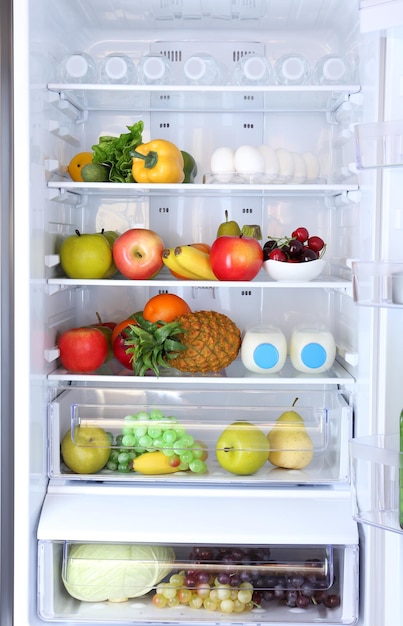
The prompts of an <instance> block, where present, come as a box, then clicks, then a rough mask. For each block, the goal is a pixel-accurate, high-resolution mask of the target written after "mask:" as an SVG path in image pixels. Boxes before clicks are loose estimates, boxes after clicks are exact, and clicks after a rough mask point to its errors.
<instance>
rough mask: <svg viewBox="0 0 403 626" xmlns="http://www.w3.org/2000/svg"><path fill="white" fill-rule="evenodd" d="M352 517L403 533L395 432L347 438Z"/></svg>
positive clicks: (401, 467) (400, 458)
mask: <svg viewBox="0 0 403 626" xmlns="http://www.w3.org/2000/svg"><path fill="white" fill-rule="evenodd" d="M350 447H351V480H352V486H353V493H354V507H355V510H354V518H355V519H356V520H357V521H359V522H362V523H364V524H370V525H372V526H377V527H379V528H384V529H387V530H392V531H395V532H399V533H403V530H402V527H401V524H402V525H403V454H401V453H400V452H399V435H374V436H372V437H361V438H358V439H353V440H352V441H351V442H350Z"/></svg>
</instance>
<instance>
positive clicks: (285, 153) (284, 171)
mask: <svg viewBox="0 0 403 626" xmlns="http://www.w3.org/2000/svg"><path fill="white" fill-rule="evenodd" d="M276 154H277V158H278V166H279V167H278V174H279V178H280V180H282V181H283V182H287V181H289V180H290V179H291V178H292V177H293V174H294V159H293V157H292V154H291V152H290V151H289V150H287V149H286V148H277V150H276Z"/></svg>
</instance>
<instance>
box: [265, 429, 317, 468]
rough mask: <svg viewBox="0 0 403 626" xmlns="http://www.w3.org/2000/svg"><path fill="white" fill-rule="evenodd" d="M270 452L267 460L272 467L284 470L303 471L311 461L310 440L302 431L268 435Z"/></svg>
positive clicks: (311, 449)
mask: <svg viewBox="0 0 403 626" xmlns="http://www.w3.org/2000/svg"><path fill="white" fill-rule="evenodd" d="M267 438H268V440H269V443H270V452H269V457H268V460H269V461H270V463H271V464H272V465H276V466H277V467H284V468H285V469H303V468H304V467H306V466H307V465H309V463H310V462H311V461H312V458H313V443H312V439H311V438H310V436H309V435H308V433H307V432H306V429H305V427H304V430H301V429H299V430H281V429H280V430H276V427H274V428H273V430H271V431H270V433H269V435H268V437H267Z"/></svg>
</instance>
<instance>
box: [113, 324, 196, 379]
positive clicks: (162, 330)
mask: <svg viewBox="0 0 403 626" xmlns="http://www.w3.org/2000/svg"><path fill="white" fill-rule="evenodd" d="M134 319H135V322H136V324H130V326H128V328H127V330H126V335H127V337H126V340H125V344H126V345H127V349H126V353H127V354H131V355H132V365H133V371H134V373H135V374H136V375H137V376H144V375H145V374H146V372H147V370H149V369H151V370H153V372H154V373H155V374H156V376H158V375H159V369H160V367H169V361H170V359H172V358H174V357H175V356H176V354H177V353H178V352H179V351H180V350H186V346H185V345H183V344H182V343H180V341H177V340H176V339H175V337H176V336H177V335H179V334H182V333H183V328H182V326H181V324H179V323H178V322H175V321H173V322H169V323H167V322H149V321H148V320H145V319H144V317H143V315H142V314H141V313H136V315H135V316H134Z"/></svg>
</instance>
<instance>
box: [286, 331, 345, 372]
mask: <svg viewBox="0 0 403 626" xmlns="http://www.w3.org/2000/svg"><path fill="white" fill-rule="evenodd" d="M289 352H290V360H291V364H292V365H293V367H295V369H296V370H298V371H299V372H304V373H311V374H312V373H314V374H320V373H321V372H326V371H327V370H328V369H330V368H331V367H332V365H333V363H334V360H335V358H336V343H335V340H334V337H333V335H332V333H331V332H330V331H329V330H326V329H315V328H298V329H295V330H294V331H293V333H292V334H291V337H290V347H289Z"/></svg>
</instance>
